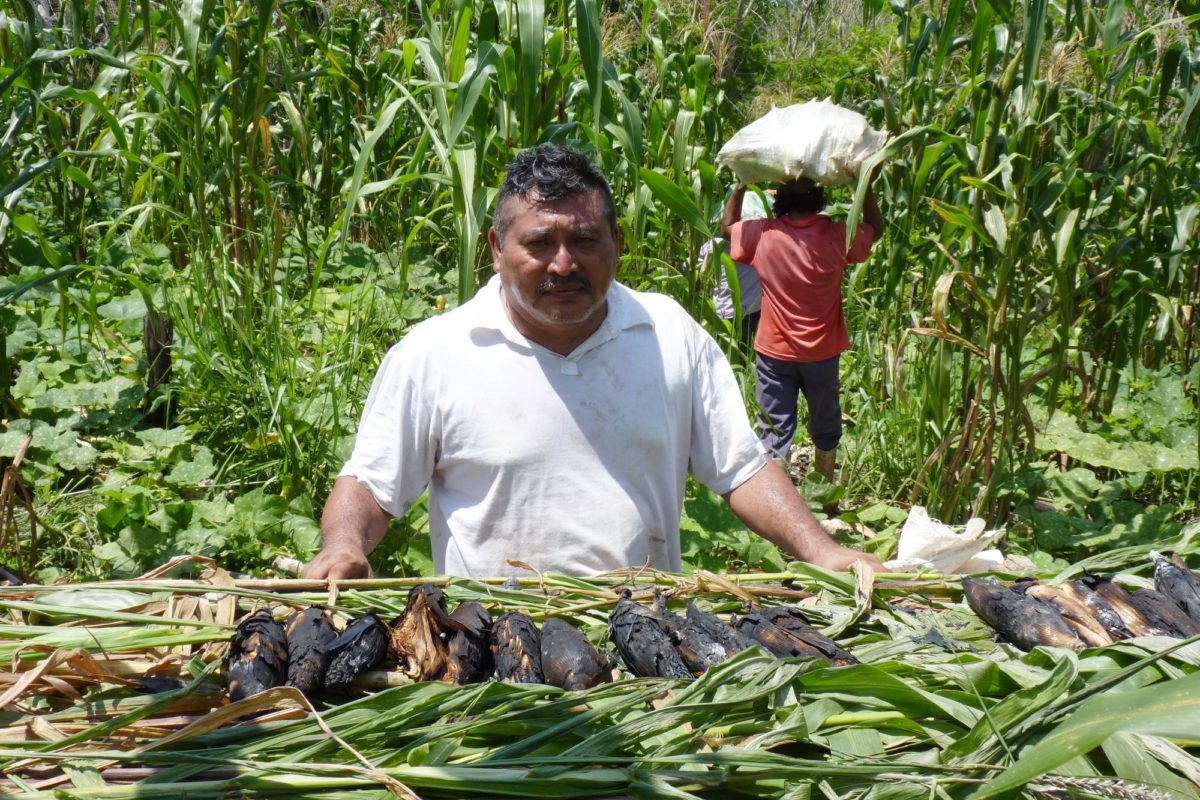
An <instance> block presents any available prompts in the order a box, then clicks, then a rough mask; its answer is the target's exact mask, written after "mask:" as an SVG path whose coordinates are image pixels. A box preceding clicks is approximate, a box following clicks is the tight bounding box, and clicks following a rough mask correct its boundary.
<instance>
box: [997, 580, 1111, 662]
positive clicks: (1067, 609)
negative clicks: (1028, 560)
mask: <svg viewBox="0 0 1200 800" xmlns="http://www.w3.org/2000/svg"><path fill="white" fill-rule="evenodd" d="M1013 589H1015V590H1017V591H1024V593H1025V596H1026V597H1029V598H1031V599H1033V600H1036V601H1038V602H1040V603H1046V604H1048V605H1050V606H1053V607H1054V609H1055V610H1057V611H1058V613H1060V614H1062V617H1063V619H1064V620H1065V621H1066V623H1067V625H1068V626H1069V627H1070V628H1071V630H1072V631H1074V633H1075V635H1076V636H1077V637H1078V638H1079V640H1080V641H1082V642H1083V643H1084V644H1086V645H1087V646H1088V647H1103V646H1104V645H1106V644H1112V643H1113V638H1112V636H1110V635H1109V634H1108V631H1106V630H1105V629H1104V626H1103V625H1101V624H1100V621H1099V620H1097V619H1096V618H1095V616H1093V615H1092V613H1091V612H1090V611H1089V610H1088V609H1087V607H1086V606H1084V605H1083V603H1081V602H1079V601H1078V600H1076V599H1075V597H1074V596H1073V595H1072V594H1070V593H1069V592H1067V591H1065V590H1063V589H1061V588H1059V587H1057V586H1049V585H1047V584H1044V583H1041V582H1040V581H1037V580H1021V581H1017V583H1016V584H1014V585H1013Z"/></svg>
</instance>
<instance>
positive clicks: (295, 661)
mask: <svg viewBox="0 0 1200 800" xmlns="http://www.w3.org/2000/svg"><path fill="white" fill-rule="evenodd" d="M284 629H285V630H286V631H287V647H288V668H287V685H288V686H295V687H296V688H297V689H299V690H300V691H301V692H302V693H303V694H304V696H305V697H307V698H309V699H310V700H312V699H315V698H316V697H317V694H318V693H319V692H320V691H321V689H322V688H323V687H324V686H325V671H326V670H327V669H328V668H329V645H330V644H331V643H332V642H333V640H334V639H336V638H337V629H336V628H334V627H333V621H332V620H331V619H330V618H329V613H328V612H326V611H324V610H323V609H320V608H306V609H304V610H303V611H297V612H296V613H294V614H292V615H291V616H290V617H288V620H287V624H286V625H285V626H284Z"/></svg>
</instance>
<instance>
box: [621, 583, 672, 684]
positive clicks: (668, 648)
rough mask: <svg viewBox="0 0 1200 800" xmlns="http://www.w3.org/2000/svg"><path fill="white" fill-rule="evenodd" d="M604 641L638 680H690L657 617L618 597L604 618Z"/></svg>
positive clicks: (625, 597) (626, 598) (624, 598)
mask: <svg viewBox="0 0 1200 800" xmlns="http://www.w3.org/2000/svg"><path fill="white" fill-rule="evenodd" d="M608 638H609V639H611V640H612V643H613V644H615V645H616V646H617V652H619V653H620V654H621V660H623V661H624V662H625V666H626V667H628V668H629V671H630V672H632V673H633V674H634V675H636V676H638V677H639V678H655V677H657V678H690V677H692V673H691V671H690V670H688V668H687V665H686V664H684V663H683V659H682V658H681V657H680V655H679V652H678V651H677V650H676V649H675V643H674V642H672V641H671V637H670V636H669V635H668V634H667V633H666V632H665V631H664V630H663V628H662V624H661V617H660V616H659V615H657V614H655V613H654V612H653V611H652V610H650V609H648V608H646V607H645V606H642V605H639V604H638V603H635V602H633V601H632V600H630V599H629V597H628V596H624V597H622V598H621V599H620V600H618V601H617V606H616V608H614V609H613V611H612V614H610V615H609V617H608Z"/></svg>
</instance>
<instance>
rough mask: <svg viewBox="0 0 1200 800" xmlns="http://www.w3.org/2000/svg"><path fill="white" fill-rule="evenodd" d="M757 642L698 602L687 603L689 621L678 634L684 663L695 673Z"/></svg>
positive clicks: (719, 662)
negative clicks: (700, 606) (698, 605)
mask: <svg viewBox="0 0 1200 800" xmlns="http://www.w3.org/2000/svg"><path fill="white" fill-rule="evenodd" d="M754 644H755V641H754V639H753V638H751V637H750V636H747V635H746V634H744V633H741V632H740V631H736V630H734V629H733V628H732V627H730V626H729V625H726V624H725V623H724V622H722V621H721V620H719V619H717V618H716V617H715V616H714V615H712V614H709V613H708V612H706V611H701V610H700V609H699V608H697V607H696V604H695V603H688V606H687V620H686V622H685V623H684V625H683V628H682V629H681V630H680V631H679V634H678V636H677V637H676V645H677V647H678V648H679V655H680V656H681V657H682V658H683V663H684V664H687V667H688V669H690V670H691V671H692V674H693V675H696V676H699V675H701V674H703V673H704V672H705V671H706V670H707V669H709V667H715V666H716V665H718V664H723V663H724V662H725V661H727V660H728V659H729V657H730V656H732V655H734V654H735V653H740V652H741V651H742V650H745V649H747V648H749V647H753V646H754Z"/></svg>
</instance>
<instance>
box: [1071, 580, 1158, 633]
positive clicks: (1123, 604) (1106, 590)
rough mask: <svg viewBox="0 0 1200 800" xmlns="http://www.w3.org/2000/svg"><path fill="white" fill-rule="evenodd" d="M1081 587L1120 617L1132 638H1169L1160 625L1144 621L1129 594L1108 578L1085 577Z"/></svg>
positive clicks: (1143, 615) (1144, 616) (1143, 616)
mask: <svg viewBox="0 0 1200 800" xmlns="http://www.w3.org/2000/svg"><path fill="white" fill-rule="evenodd" d="M1082 582H1083V585H1084V586H1086V587H1088V588H1089V589H1091V590H1092V591H1093V592H1095V593H1096V594H1098V595H1100V597H1102V598H1104V602H1106V603H1108V605H1109V607H1111V608H1112V610H1113V611H1115V612H1116V613H1117V615H1118V616H1120V617H1121V622H1123V623H1125V628H1126V629H1127V630H1128V631H1129V632H1130V633H1131V634H1133V635H1134V636H1170V635H1171V632H1170V631H1168V630H1167V629H1166V628H1164V627H1162V626H1161V625H1155V624H1154V623H1152V622H1151V621H1150V620H1148V619H1146V615H1145V614H1143V613H1142V612H1141V611H1139V610H1138V609H1137V607H1136V606H1134V604H1133V601H1132V600H1130V598H1129V592H1127V591H1125V590H1124V589H1122V588H1121V587H1120V586H1118V585H1117V584H1115V583H1113V582H1112V581H1111V580H1109V579H1108V578H1102V577H1100V576H1099V575H1085V576H1083V578H1082Z"/></svg>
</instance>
